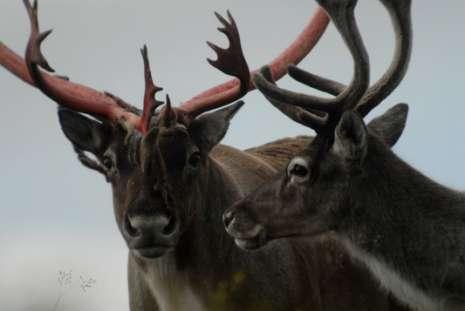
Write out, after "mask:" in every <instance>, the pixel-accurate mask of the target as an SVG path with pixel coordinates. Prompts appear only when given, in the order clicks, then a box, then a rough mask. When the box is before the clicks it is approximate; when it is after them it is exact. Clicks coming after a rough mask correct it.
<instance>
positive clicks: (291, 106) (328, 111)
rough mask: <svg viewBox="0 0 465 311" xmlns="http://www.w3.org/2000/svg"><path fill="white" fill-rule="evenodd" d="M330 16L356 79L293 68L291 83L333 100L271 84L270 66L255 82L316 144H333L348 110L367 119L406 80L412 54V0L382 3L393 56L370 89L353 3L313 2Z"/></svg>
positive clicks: (291, 69) (366, 57) (339, 1)
mask: <svg viewBox="0 0 465 311" xmlns="http://www.w3.org/2000/svg"><path fill="white" fill-rule="evenodd" d="M317 1H318V2H319V3H320V5H321V6H322V7H324V8H325V9H326V11H327V12H328V14H329V15H330V16H331V19H332V20H333V22H334V24H335V25H336V27H337V29H338V31H339V32H340V33H341V35H342V37H343V39H344V41H345V42H346V45H347V46H348V48H349V50H350V51H351V54H352V57H353V59H354V64H355V67H354V77H353V79H352V82H351V83H350V85H349V86H345V85H343V84H341V83H339V82H336V81H332V80H329V79H326V78H323V77H320V76H317V75H315V74H312V73H309V72H306V71H304V70H302V69H299V68H297V67H295V66H290V67H289V74H290V76H291V77H292V78H294V79H295V80H297V81H299V82H301V83H304V84H306V85H308V86H311V87H314V88H316V89H319V90H321V91H324V92H328V93H330V94H333V95H336V97H335V98H333V99H326V98H318V97H315V96H312V95H306V94H301V93H295V92H292V91H289V90H285V89H281V88H279V87H278V86H276V84H275V83H274V81H273V80H272V77H271V75H270V72H269V69H268V68H263V69H262V70H261V72H260V73H258V74H256V75H255V76H254V78H253V81H254V83H255V84H256V86H257V88H258V89H259V90H260V91H261V92H262V93H263V94H264V95H265V96H266V97H267V99H268V100H269V101H270V102H271V103H272V104H273V105H274V106H276V107H277V108H278V109H279V110H281V111H282V112H283V113H284V114H286V115H287V116H288V117H290V118H291V119H293V120H294V121H296V122H298V123H301V124H303V125H305V126H308V127H310V128H313V129H314V130H315V131H316V132H317V138H316V140H315V141H317V142H318V141H326V146H328V145H329V144H328V142H331V141H332V139H333V135H334V129H335V127H336V125H337V123H338V122H339V120H340V118H341V116H342V114H343V112H344V111H346V110H351V109H354V110H357V111H358V112H359V113H360V114H361V115H362V116H366V115H367V114H368V113H369V112H370V111H371V110H372V109H373V108H374V107H376V106H377V105H378V104H379V103H380V102H381V101H382V100H383V99H384V98H386V97H387V96H388V95H389V94H390V93H391V92H392V91H393V90H394V89H395V88H396V87H397V86H398V85H399V83H400V81H401V80H402V79H403V77H404V76H405V73H406V70H407V66H408V62H409V59H410V50H411V26H410V4H411V1H410V0H381V1H382V2H383V4H384V5H385V7H386V9H387V10H388V11H389V13H390V15H391V18H392V21H393V25H394V29H395V31H396V52H395V56H394V59H393V61H392V63H391V65H390V67H389V69H388V70H387V71H386V73H385V74H384V75H383V77H382V78H381V79H380V80H379V81H377V82H376V83H375V84H373V85H372V86H371V87H370V88H368V81H369V60H368V55H367V54H366V51H365V48H364V46H363V42H362V40H361V38H360V33H359V31H358V29H357V26H356V23H355V19H354V8H355V5H356V3H357V0H344V1H342V0H338V1H331V0H317Z"/></svg>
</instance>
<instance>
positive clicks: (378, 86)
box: [357, 0, 412, 116]
mask: <svg viewBox="0 0 465 311" xmlns="http://www.w3.org/2000/svg"><path fill="white" fill-rule="evenodd" d="M381 2H382V3H383V5H384V6H385V7H386V9H387V10H388V12H389V15H390V16H391V20H392V24H393V27H394V31H395V34H396V48H395V54H394V58H393V60H392V62H391V65H390V66H389V69H388V70H387V71H386V73H385V74H384V75H383V76H382V77H381V78H380V79H379V80H378V81H377V82H376V83H375V84H373V86H371V87H370V88H369V90H368V91H367V92H366V94H365V95H364V96H363V98H362V99H361V101H360V104H359V105H358V106H357V111H358V112H359V113H360V114H361V115H362V116H366V115H367V114H368V113H369V112H370V111H371V110H372V109H373V108H375V107H376V106H377V105H379V103H381V102H382V101H383V100H384V99H385V98H386V97H387V96H389V94H391V93H392V91H394V90H395V89H396V87H397V86H398V85H399V83H400V82H401V81H402V79H403V78H404V77H405V74H406V72H407V68H408V64H409V62H410V55H411V50H412V25H411V10H410V8H411V0H381Z"/></svg>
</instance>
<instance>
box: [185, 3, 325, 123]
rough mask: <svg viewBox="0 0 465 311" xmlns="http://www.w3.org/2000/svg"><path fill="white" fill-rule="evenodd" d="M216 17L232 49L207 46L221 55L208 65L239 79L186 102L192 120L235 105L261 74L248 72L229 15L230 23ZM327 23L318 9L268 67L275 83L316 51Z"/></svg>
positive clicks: (236, 33)
mask: <svg viewBox="0 0 465 311" xmlns="http://www.w3.org/2000/svg"><path fill="white" fill-rule="evenodd" d="M215 15H216V17H217V18H218V19H219V21H220V22H221V23H222V24H223V26H224V28H218V30H219V31H221V32H223V33H225V34H226V36H227V37H228V39H229V42H230V47H229V48H228V49H222V48H219V47H218V46H216V45H214V44H212V43H210V42H208V45H209V46H210V47H211V48H212V49H213V50H214V51H215V52H216V53H217V55H218V59H217V61H212V60H208V62H209V63H210V64H211V65H212V66H214V67H215V68H217V69H219V70H221V71H222V72H224V73H226V74H229V75H232V76H235V77H237V78H238V79H233V80H230V81H228V82H226V83H223V84H221V85H218V86H216V87H213V88H211V89H209V90H207V91H205V92H203V93H201V94H199V95H197V96H195V97H193V98H192V99H190V100H188V101H186V102H184V103H183V104H182V105H181V106H180V109H181V110H183V111H185V112H186V113H187V115H188V116H189V118H193V117H195V116H197V115H199V114H200V113H202V112H205V111H207V110H210V109H214V108H217V107H220V106H222V105H225V104H229V103H231V102H234V101H235V100H237V99H239V98H241V97H242V96H244V95H245V94H246V93H247V92H249V91H251V90H253V89H255V85H253V84H252V83H250V80H251V76H253V74H254V73H256V72H258V70H254V71H253V72H251V73H250V72H248V65H247V62H246V61H245V58H244V55H243V52H242V48H241V44H240V38H239V31H238V30H237V26H236V23H235V21H234V19H233V17H232V16H231V13H230V12H229V11H228V19H229V21H227V20H226V19H225V18H223V17H222V16H221V15H219V14H218V13H215ZM328 23H329V18H328V16H327V14H326V13H325V11H324V10H323V9H321V8H319V9H318V10H317V12H316V13H315V14H314V16H313V17H312V18H311V20H310V22H309V23H308V24H307V25H306V27H305V28H304V30H303V31H302V33H301V34H300V35H299V36H298V37H297V39H296V40H294V42H292V43H291V44H290V45H289V47H288V48H287V49H286V50H285V51H284V52H282V53H281V54H280V55H279V56H278V57H276V58H275V59H274V60H273V61H271V62H270V63H269V64H268V66H269V67H270V72H271V75H272V77H273V78H274V79H275V80H279V79H280V78H281V77H282V76H284V75H285V74H286V72H287V67H288V66H289V65H290V64H298V63H299V62H300V61H301V60H302V59H303V58H304V57H305V56H306V55H307V54H308V53H309V52H310V51H311V50H312V49H313V47H314V46H315V45H316V43H317V42H318V40H319V39H320V38H321V36H322V35H323V33H324V31H325V29H326V27H327V25H328ZM229 61H232V64H235V65H236V68H231V65H228V62H229ZM246 73H247V74H246Z"/></svg>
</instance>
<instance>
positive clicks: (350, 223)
mask: <svg viewBox="0 0 465 311" xmlns="http://www.w3.org/2000/svg"><path fill="white" fill-rule="evenodd" d="M363 170H364V172H363V173H362V175H360V176H359V177H356V178H354V180H353V181H352V183H351V185H350V187H349V188H350V190H349V192H348V193H350V198H348V199H347V201H348V202H350V203H348V204H349V205H350V206H348V208H346V209H344V210H346V211H347V213H346V214H345V215H344V216H342V217H343V219H344V221H343V222H342V226H341V227H340V228H339V233H340V234H341V236H342V237H343V238H342V240H343V242H344V243H345V245H346V246H347V248H348V249H349V252H351V253H352V255H355V257H357V258H358V259H360V260H361V261H363V262H365V263H366V264H367V266H368V267H369V268H370V269H371V270H372V272H373V273H374V274H375V275H376V274H378V275H377V276H378V278H379V279H380V280H381V282H382V283H383V284H384V285H385V286H386V287H388V288H390V289H391V290H392V291H393V293H394V294H395V295H396V296H398V298H400V299H401V300H404V302H408V303H410V304H413V305H415V304H416V306H417V307H421V308H423V309H424V310H429V309H430V308H431V305H435V306H437V305H436V303H442V302H443V301H444V299H446V300H448V299H449V298H450V297H453V296H455V295H462V297H464V294H465V197H464V196H463V194H461V193H459V192H456V191H453V190H451V189H448V188H446V187H444V186H441V185H439V184H437V183H435V182H434V181H432V180H431V179H429V178H428V177H426V176H424V175H423V174H421V173H419V172H418V171H416V170H415V169H413V168H412V167H410V166H409V165H408V164H407V163H405V162H404V161H402V160H401V159H399V158H398V157H397V156H396V155H394V153H392V152H391V151H390V150H388V149H387V148H386V147H385V146H384V145H382V144H381V143H380V142H378V141H376V140H375V139H372V141H370V144H369V150H368V156H367V159H366V160H365V164H364V168H363ZM426 289H429V290H426Z"/></svg>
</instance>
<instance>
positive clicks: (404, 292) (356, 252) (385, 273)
mask: <svg viewBox="0 0 465 311" xmlns="http://www.w3.org/2000/svg"><path fill="white" fill-rule="evenodd" d="M341 241H342V243H343V245H344V246H345V248H346V249H347V251H348V252H349V254H350V255H351V256H353V257H354V258H356V259H357V260H359V261H361V262H362V263H364V264H365V265H366V266H367V268H368V270H369V271H370V272H371V273H373V275H374V276H375V278H376V279H378V281H379V282H380V283H381V285H382V286H383V287H384V288H385V289H387V290H388V291H390V292H391V293H392V294H393V295H394V297H396V298H397V299H398V300H399V301H401V302H403V303H405V304H406V305H408V306H410V307H411V308H413V310H418V311H438V310H441V304H440V302H439V300H438V299H434V298H432V297H430V296H427V295H426V294H425V293H424V292H423V291H421V290H420V289H418V288H417V287H416V286H414V285H413V284H411V283H410V282H409V281H407V280H406V279H404V278H402V277H401V276H400V275H399V273H397V272H396V271H394V270H393V269H391V268H390V267H388V265H386V264H385V263H384V262H383V261H382V260H380V259H378V258H375V257H374V256H372V255H370V254H368V253H367V252H365V251H364V250H362V249H360V248H358V247H357V246H356V245H354V244H353V243H352V242H351V241H349V240H348V239H341Z"/></svg>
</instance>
